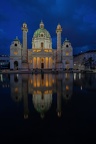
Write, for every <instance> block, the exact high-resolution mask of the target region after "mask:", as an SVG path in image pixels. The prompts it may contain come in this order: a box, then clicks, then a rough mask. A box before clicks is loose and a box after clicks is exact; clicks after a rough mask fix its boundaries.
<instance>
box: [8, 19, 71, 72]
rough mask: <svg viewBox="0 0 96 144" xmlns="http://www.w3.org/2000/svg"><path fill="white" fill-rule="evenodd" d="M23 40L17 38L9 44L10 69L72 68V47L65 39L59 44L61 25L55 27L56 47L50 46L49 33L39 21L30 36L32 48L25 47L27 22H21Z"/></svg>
mask: <svg viewBox="0 0 96 144" xmlns="http://www.w3.org/2000/svg"><path fill="white" fill-rule="evenodd" d="M22 32H23V42H22V44H21V43H20V41H19V39H18V38H17V37H16V39H15V40H14V41H13V42H12V44H11V46H10V69H13V70H14V69H30V70H33V69H50V70H53V69H70V68H73V48H72V46H71V43H70V42H69V40H67V39H65V41H64V43H63V45H61V32H62V28H61V25H60V24H58V25H57V28H56V33H57V49H53V48H52V39H51V36H50V33H49V32H48V31H47V30H46V29H45V28H44V23H43V22H42V21H41V23H40V27H39V29H37V30H36V31H35V32H34V34H33V37H32V49H28V48H27V32H28V28H27V24H26V23H23V26H22Z"/></svg>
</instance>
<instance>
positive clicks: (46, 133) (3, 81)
mask: <svg viewBox="0 0 96 144" xmlns="http://www.w3.org/2000/svg"><path fill="white" fill-rule="evenodd" d="M95 134H96V74H81V73H64V74H37V75H35V74H34V75H32V74H4V75H2V74H1V75H0V137H1V139H2V141H3V142H8V141H10V142H12V143H13V142H15V141H16V142H22V143H23V142H26V143H27V142H29V141H31V143H37V142H38V141H39V142H40V143H61V141H62V143H65V142H67V143H73V142H74V143H77V144H78V143H80V144H81V143H83V142H84V141H85V143H86V141H89V139H90V140H91V142H92V140H95Z"/></svg>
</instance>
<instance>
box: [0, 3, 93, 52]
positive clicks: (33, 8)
mask: <svg viewBox="0 0 96 144" xmlns="http://www.w3.org/2000/svg"><path fill="white" fill-rule="evenodd" d="M41 20H42V21H43V22H44V24H45V28H46V29H47V30H48V31H49V33H50V34H51V37H52V43H53V45H52V46H53V49H56V45H57V42H56V39H57V36H56V27H57V24H58V23H60V24H61V26H62V29H63V31H62V44H63V42H64V40H65V38H67V39H69V40H70V42H71V44H72V46H73V51H74V54H77V53H80V52H81V51H82V52H85V51H87V50H93V49H96V0H66V1H65V0H2V1H0V54H9V51H10V44H11V42H12V41H13V40H14V39H15V38H16V36H18V38H19V40H20V42H21V43H22V31H21V27H22V24H23V22H26V23H27V25H28V30H29V31H28V48H29V49H31V47H32V44H31V41H32V37H33V34H34V32H35V30H36V29H38V28H39V24H40V21H41Z"/></svg>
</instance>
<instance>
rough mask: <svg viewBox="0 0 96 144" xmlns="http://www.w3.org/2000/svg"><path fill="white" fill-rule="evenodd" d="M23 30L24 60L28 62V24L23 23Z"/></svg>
mask: <svg viewBox="0 0 96 144" xmlns="http://www.w3.org/2000/svg"><path fill="white" fill-rule="evenodd" d="M22 31H23V51H22V62H23V63H27V59H28V55H27V32H28V28H27V24H26V23H23V26H22Z"/></svg>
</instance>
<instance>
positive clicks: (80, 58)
mask: <svg viewBox="0 0 96 144" xmlns="http://www.w3.org/2000/svg"><path fill="white" fill-rule="evenodd" d="M89 58H91V60H92V62H91V63H92V64H91V65H92V68H94V69H96V50H90V51H87V52H84V53H81V54H78V55H76V56H74V69H81V70H82V69H86V68H89V65H86V67H85V65H84V61H85V62H88V59H89Z"/></svg>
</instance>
